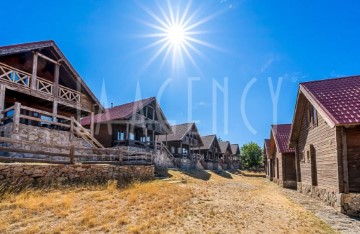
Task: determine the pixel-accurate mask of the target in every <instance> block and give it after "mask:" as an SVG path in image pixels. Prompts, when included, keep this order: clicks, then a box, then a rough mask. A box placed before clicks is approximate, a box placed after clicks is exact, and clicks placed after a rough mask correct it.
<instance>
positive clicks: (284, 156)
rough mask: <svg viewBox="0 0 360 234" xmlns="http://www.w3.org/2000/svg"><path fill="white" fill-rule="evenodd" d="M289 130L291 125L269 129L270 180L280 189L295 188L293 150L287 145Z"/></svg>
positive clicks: (274, 126) (280, 125) (275, 126)
mask: <svg viewBox="0 0 360 234" xmlns="http://www.w3.org/2000/svg"><path fill="white" fill-rule="evenodd" d="M290 130H291V124H277V125H272V127H271V134H270V157H269V159H270V178H272V180H273V181H274V182H275V183H277V184H279V185H280V186H282V187H286V188H296V170H295V150H294V149H293V148H290V147H289V145H288V141H289V135H290ZM271 172H274V173H273V174H272V173H271ZM271 176H273V177H271Z"/></svg>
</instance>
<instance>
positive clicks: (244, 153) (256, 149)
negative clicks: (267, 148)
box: [240, 142, 262, 168]
mask: <svg viewBox="0 0 360 234" xmlns="http://www.w3.org/2000/svg"><path fill="white" fill-rule="evenodd" d="M261 156H262V150H261V147H260V146H259V145H258V144H256V143H254V142H249V143H247V144H244V145H243V146H242V147H241V150H240V157H241V163H242V166H243V167H244V168H252V167H257V166H260V165H261Z"/></svg>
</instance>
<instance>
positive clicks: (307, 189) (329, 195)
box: [297, 182, 342, 211]
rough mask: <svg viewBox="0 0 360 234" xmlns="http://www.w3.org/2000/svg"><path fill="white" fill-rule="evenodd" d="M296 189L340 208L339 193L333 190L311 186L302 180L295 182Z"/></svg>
mask: <svg viewBox="0 0 360 234" xmlns="http://www.w3.org/2000/svg"><path fill="white" fill-rule="evenodd" d="M297 191H298V192H300V193H303V194H306V195H308V196H310V197H313V198H315V199H317V200H320V201H322V202H324V203H325V204H327V205H329V206H332V207H334V208H336V209H337V210H339V211H340V210H341V205H342V202H341V195H340V194H338V193H337V192H335V191H330V190H328V189H324V188H319V187H317V186H312V185H309V184H305V183H303V182H298V183H297Z"/></svg>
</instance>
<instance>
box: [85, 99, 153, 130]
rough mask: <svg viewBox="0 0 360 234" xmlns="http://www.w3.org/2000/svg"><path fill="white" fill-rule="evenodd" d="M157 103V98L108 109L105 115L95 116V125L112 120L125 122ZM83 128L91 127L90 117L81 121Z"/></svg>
mask: <svg viewBox="0 0 360 234" xmlns="http://www.w3.org/2000/svg"><path fill="white" fill-rule="evenodd" d="M152 101H155V97H151V98H147V99H143V100H139V101H135V102H130V103H126V104H123V105H120V106H115V107H113V108H107V109H106V110H105V112H104V113H101V114H97V115H95V116H94V123H104V122H108V121H111V120H125V119H129V118H130V117H131V116H132V115H133V114H134V113H136V112H137V111H139V110H141V109H142V108H143V107H144V106H146V105H148V104H149V103H151V102H152ZM81 124H82V125H83V126H87V125H90V116H87V117H85V118H83V119H81Z"/></svg>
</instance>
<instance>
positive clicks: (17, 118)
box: [14, 102, 21, 133]
mask: <svg viewBox="0 0 360 234" xmlns="http://www.w3.org/2000/svg"><path fill="white" fill-rule="evenodd" d="M20 109H21V104H20V103H19V102H15V105H14V133H18V132H19V124H20Z"/></svg>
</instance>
